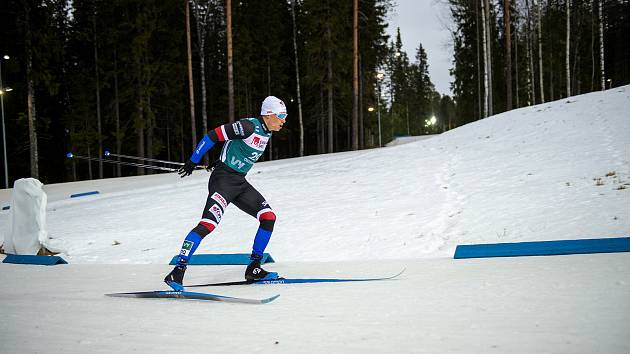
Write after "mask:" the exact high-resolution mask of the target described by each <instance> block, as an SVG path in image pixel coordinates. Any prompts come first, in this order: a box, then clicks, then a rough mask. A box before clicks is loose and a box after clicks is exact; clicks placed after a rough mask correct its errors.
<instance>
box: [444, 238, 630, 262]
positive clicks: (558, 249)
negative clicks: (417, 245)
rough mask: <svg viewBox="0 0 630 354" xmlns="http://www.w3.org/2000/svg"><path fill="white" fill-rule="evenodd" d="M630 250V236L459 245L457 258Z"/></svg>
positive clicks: (456, 253)
mask: <svg viewBox="0 0 630 354" xmlns="http://www.w3.org/2000/svg"><path fill="white" fill-rule="evenodd" d="M612 252H630V237H618V238H596V239H583V240H562V241H538V242H518V243H493V244H478V245H458V246H457V248H456V249H455V255H454V256H453V258H455V259H463V258H486V257H520V256H554V255H565V254H585V253H612Z"/></svg>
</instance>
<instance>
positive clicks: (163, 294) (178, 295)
mask: <svg viewBox="0 0 630 354" xmlns="http://www.w3.org/2000/svg"><path fill="white" fill-rule="evenodd" d="M105 295H106V296H111V297H132V298H141V299H184V300H207V301H221V302H232V303H239V304H267V303H270V302H272V301H273V300H275V299H277V298H278V297H279V296H280V295H274V296H271V297H268V298H265V299H260V300H258V299H247V298H241V297H231V296H223V295H216V294H206V293H199V292H191V291H172V290H168V291H140V292H129V293H112V294H105Z"/></svg>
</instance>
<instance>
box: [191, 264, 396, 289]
mask: <svg viewBox="0 0 630 354" xmlns="http://www.w3.org/2000/svg"><path fill="white" fill-rule="evenodd" d="M404 272H405V269H403V270H401V271H400V272H399V273H397V274H394V275H392V276H388V277H380V278H278V279H272V280H243V281H233V282H224V283H208V284H193V285H186V286H185V287H186V288H196V287H204V286H232V285H270V284H309V283H349V282H364V281H378V280H390V279H394V278H397V277H398V276H399V275H401V274H402V273H404Z"/></svg>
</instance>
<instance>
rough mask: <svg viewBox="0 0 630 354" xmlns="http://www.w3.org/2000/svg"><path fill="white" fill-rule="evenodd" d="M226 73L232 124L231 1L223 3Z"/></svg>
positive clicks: (227, 0)
mask: <svg viewBox="0 0 630 354" xmlns="http://www.w3.org/2000/svg"><path fill="white" fill-rule="evenodd" d="M225 17H226V26H227V29H226V36H227V72H228V119H229V121H230V122H234V71H233V68H232V60H233V58H232V0H226V1H225Z"/></svg>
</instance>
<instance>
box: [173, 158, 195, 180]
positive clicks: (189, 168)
mask: <svg viewBox="0 0 630 354" xmlns="http://www.w3.org/2000/svg"><path fill="white" fill-rule="evenodd" d="M195 167H197V164H196V163H194V162H192V161H191V160H188V161H186V163H185V164H184V166H182V167H180V168H179V170H177V173H178V174H179V175H180V176H181V178H184V177H186V176H190V175H191V174H192V172H193V170H194V169H195Z"/></svg>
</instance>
